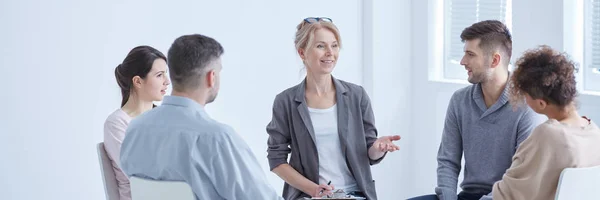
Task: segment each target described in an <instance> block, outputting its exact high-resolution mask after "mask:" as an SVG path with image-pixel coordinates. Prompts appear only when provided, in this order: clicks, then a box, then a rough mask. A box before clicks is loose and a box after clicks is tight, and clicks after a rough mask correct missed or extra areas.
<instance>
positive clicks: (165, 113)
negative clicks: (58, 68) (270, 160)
mask: <svg viewBox="0 0 600 200" xmlns="http://www.w3.org/2000/svg"><path fill="white" fill-rule="evenodd" d="M121 163H122V164H121V165H122V169H123V171H125V173H126V174H127V175H128V176H136V177H142V178H148V179H155V180H175V181H185V182H187V183H188V184H189V185H190V186H191V187H192V190H193V191H194V193H195V194H196V196H197V197H198V198H199V199H280V197H277V194H276V192H275V190H273V188H272V187H271V186H270V185H269V184H268V183H267V180H266V177H265V175H264V172H263V171H262V170H261V168H260V165H259V164H258V162H257V161H256V157H255V156H254V154H253V153H252V151H251V150H250V148H249V147H248V146H247V144H246V143H245V142H244V141H243V140H242V139H241V138H240V137H239V136H238V135H237V134H236V133H235V132H234V130H233V129H232V128H231V127H229V126H227V125H224V124H221V123H218V122H216V121H214V120H212V119H211V118H210V117H209V116H208V115H207V113H206V112H204V110H203V108H202V107H201V106H200V105H199V104H197V103H196V102H194V101H193V100H191V99H188V98H184V97H177V96H167V97H165V99H164V101H163V104H162V106H159V107H157V108H154V109H153V110H151V111H148V112H147V113H145V114H143V115H141V116H139V117H138V118H136V119H135V120H133V121H132V122H131V124H130V126H129V128H128V129H127V133H126V136H125V140H124V141H123V146H122V149H121Z"/></svg>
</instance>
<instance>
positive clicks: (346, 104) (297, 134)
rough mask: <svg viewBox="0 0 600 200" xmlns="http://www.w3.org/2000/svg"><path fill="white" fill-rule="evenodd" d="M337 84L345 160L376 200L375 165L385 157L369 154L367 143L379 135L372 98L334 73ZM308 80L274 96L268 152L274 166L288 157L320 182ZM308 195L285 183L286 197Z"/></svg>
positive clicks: (371, 198)
mask: <svg viewBox="0 0 600 200" xmlns="http://www.w3.org/2000/svg"><path fill="white" fill-rule="evenodd" d="M333 82H334V84H335V88H336V100H337V107H338V109H337V112H338V114H337V115H338V119H337V120H338V133H339V135H340V142H341V146H342V152H343V153H344V154H345V155H344V157H345V158H346V164H347V165H348V168H349V169H350V172H351V173H352V175H353V176H354V178H355V179H356V182H357V184H358V188H359V189H360V190H361V191H362V192H363V193H364V194H365V195H366V197H367V199H369V200H376V199H377V194H376V193H375V181H374V180H373V178H372V176H371V167H370V165H374V164H377V163H379V162H380V161H381V160H382V159H383V157H382V158H380V159H378V160H371V159H370V158H369V155H368V149H369V148H370V147H371V146H372V145H373V143H374V142H375V140H377V129H375V119H374V116H373V109H372V108H371V102H370V100H369V97H368V96H367V93H366V91H365V90H364V89H363V88H362V87H361V86H358V85H355V84H352V83H348V82H345V81H342V80H337V79H335V78H333ZM305 88H306V80H304V81H302V83H300V84H299V85H296V86H294V87H291V88H289V89H287V90H285V91H283V92H281V93H280V94H278V95H277V96H276V97H275V102H274V103H273V118H272V120H271V122H270V123H269V124H268V125H267V133H268V134H269V140H268V142H267V144H268V149H267V153H268V155H267V158H268V159H269V165H270V168H271V170H273V169H274V168H275V167H277V166H279V165H281V164H284V163H288V161H287V160H288V154H290V153H291V158H290V161H289V164H290V165H291V166H292V167H293V168H294V169H296V171H298V172H299V173H300V174H302V175H303V176H304V177H306V178H307V179H309V180H311V181H313V182H315V183H318V181H319V156H318V154H317V148H316V145H315V133H314V130H313V126H312V122H311V119H310V116H309V113H308V107H307V106H306V102H305ZM302 197H309V195H307V194H305V193H303V192H302V191H300V190H298V189H296V188H294V187H291V186H290V185H289V184H287V183H285V185H284V187H283V198H285V199H286V200H295V199H298V198H302Z"/></svg>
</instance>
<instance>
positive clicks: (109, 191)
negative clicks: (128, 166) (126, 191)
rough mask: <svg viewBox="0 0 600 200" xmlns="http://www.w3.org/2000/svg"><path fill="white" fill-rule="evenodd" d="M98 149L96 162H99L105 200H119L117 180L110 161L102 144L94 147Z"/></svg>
mask: <svg viewBox="0 0 600 200" xmlns="http://www.w3.org/2000/svg"><path fill="white" fill-rule="evenodd" d="M96 147H97V149H98V160H99V161H100V172H101V173H102V182H104V194H105V195H106V200H119V188H118V185H117V178H116V176H115V171H113V167H112V164H111V161H110V159H108V156H107V155H106V150H105V149H104V142H100V143H98V144H97V145H96Z"/></svg>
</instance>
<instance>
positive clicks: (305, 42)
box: [294, 20, 342, 50]
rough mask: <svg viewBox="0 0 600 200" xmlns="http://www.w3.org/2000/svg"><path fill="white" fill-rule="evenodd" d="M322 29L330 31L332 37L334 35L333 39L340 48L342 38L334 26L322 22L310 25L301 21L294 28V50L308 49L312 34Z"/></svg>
mask: <svg viewBox="0 0 600 200" xmlns="http://www.w3.org/2000/svg"><path fill="white" fill-rule="evenodd" d="M322 28H324V29H327V30H329V31H331V32H332V33H333V35H335V39H336V40H337V42H338V46H339V47H340V48H342V38H340V31H339V30H338V28H337V27H336V26H335V24H333V23H331V22H329V21H323V20H319V21H317V22H311V23H308V22H306V21H305V20H302V22H301V23H300V24H298V26H297V27H296V29H297V31H296V39H295V40H294V44H296V50H299V49H305V50H306V49H308V48H310V47H311V46H310V45H311V44H312V41H313V38H314V32H315V31H317V30H319V29H322Z"/></svg>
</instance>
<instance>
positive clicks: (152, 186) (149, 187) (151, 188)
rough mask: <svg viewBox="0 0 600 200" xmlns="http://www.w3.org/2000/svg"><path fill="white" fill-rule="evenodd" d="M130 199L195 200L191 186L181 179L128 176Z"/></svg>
mask: <svg viewBox="0 0 600 200" xmlns="http://www.w3.org/2000/svg"><path fill="white" fill-rule="evenodd" d="M129 186H130V187H131V199H132V200H162V199H169V200H195V199H196V197H195V196H194V192H192V188H191V187H190V186H189V185H188V184H187V183H185V182H182V181H162V180H160V181H158V180H149V179H144V178H139V177H134V176H132V177H129Z"/></svg>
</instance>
